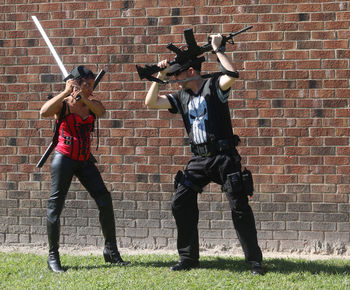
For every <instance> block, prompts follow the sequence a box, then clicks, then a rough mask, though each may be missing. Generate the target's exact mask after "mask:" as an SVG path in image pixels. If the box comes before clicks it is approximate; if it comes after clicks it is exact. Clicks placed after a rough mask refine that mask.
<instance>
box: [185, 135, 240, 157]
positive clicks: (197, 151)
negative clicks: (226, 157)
mask: <svg viewBox="0 0 350 290" xmlns="http://www.w3.org/2000/svg"><path fill="white" fill-rule="evenodd" d="M239 141H240V140H239V137H238V136H237V135H234V138H232V139H220V140H216V141H212V142H208V143H203V144H191V151H192V153H193V154H194V155H196V156H203V157H210V156H215V155H218V154H221V153H224V152H229V151H232V150H233V149H234V148H235V147H236V146H237V145H238V143H239Z"/></svg>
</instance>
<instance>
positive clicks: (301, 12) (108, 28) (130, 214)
mask: <svg viewBox="0 0 350 290" xmlns="http://www.w3.org/2000/svg"><path fill="white" fill-rule="evenodd" d="M27 2H28V1H24V0H6V1H4V0H3V1H0V26H1V31H0V47H1V49H0V72H1V74H0V80H1V81H0V116H1V118H0V176H1V179H0V244H17V243H25V244H44V243H46V227H45V206H46V200H47V198H48V195H49V188H50V174H49V165H48V164H49V162H48V164H47V165H45V166H44V167H43V168H42V169H41V170H39V169H38V168H36V167H35V164H36V162H37V161H38V160H39V158H40V156H41V154H42V153H43V152H44V151H45V149H46V147H47V145H48V144H49V142H50V137H51V135H52V129H51V128H52V120H50V119H44V118H40V116H39V109H40V107H41V106H42V104H43V103H44V102H45V100H46V96H47V95H48V94H50V93H56V92H59V91H60V90H62V89H63V87H64V84H63V82H62V76H61V74H60V71H59V69H58V67H57V65H56V63H55V61H54V59H53V57H52V56H51V54H50V52H49V50H48V48H47V47H46V44H45V42H44V41H43V39H42V38H41V36H40V34H39V32H38V31H37V29H36V27H35V25H34V23H33V21H32V20H31V15H36V16H37V17H38V19H39V20H40V22H41V24H42V25H43V27H44V29H45V30H46V32H47V34H48V35H49V37H50V39H51V41H52V43H53V45H54V46H55V47H56V49H57V51H58V53H59V55H60V56H61V57H62V60H63V62H64V63H65V65H66V68H67V69H68V70H70V69H72V68H73V66H76V65H79V64H85V65H87V66H88V67H90V68H91V69H92V70H94V71H97V70H99V69H102V68H103V69H105V70H106V71H107V74H106V76H105V78H104V79H103V81H102V83H101V84H100V85H99V87H98V89H97V91H96V96H98V97H99V98H100V99H101V100H102V101H103V102H104V104H105V105H106V107H107V114H106V116H105V117H104V118H102V119H101V120H100V135H101V137H100V148H99V150H98V151H97V152H95V150H94V154H95V156H96V157H97V159H98V161H99V168H100V170H101V172H102V175H103V178H104V180H105V182H106V184H107V187H108V189H109V190H110V191H111V193H112V196H113V201H114V206H115V215H116V223H117V234H118V240H119V243H120V245H121V246H123V247H147V248H174V247H175V240H176V227H175V223H174V220H173V217H172V215H171V210H170V200H171V196H172V192H173V178H174V174H175V173H176V172H177V171H178V170H180V169H182V168H183V167H184V165H185V164H186V162H187V160H188V157H189V149H188V146H187V144H188V140H187V138H186V136H185V132H184V129H183V126H182V121H181V118H180V116H175V118H174V115H171V114H170V113H168V112H167V111H164V110H159V111H158V110H148V109H146V108H145V106H144V97H145V93H146V91H147V89H148V88H149V86H150V83H149V82H146V81H140V80H139V78H138V75H137V73H136V70H135V64H141V65H144V64H154V63H156V62H157V61H159V60H160V59H163V58H165V57H168V58H169V59H172V58H170V57H173V54H170V53H169V51H168V50H167V49H166V44H168V43H170V42H173V43H175V44H180V43H183V41H184V39H183V34H182V32H183V29H185V28H189V27H192V28H193V30H194V32H195V36H196V39H197V41H198V42H199V43H200V44H204V43H205V42H206V40H207V36H208V35H209V34H210V33H218V32H220V33H223V34H227V33H229V32H232V31H236V30H238V29H241V28H243V27H245V26H247V25H253V26H254V27H253V29H252V30H250V31H249V32H247V33H244V34H242V35H240V36H237V37H236V39H235V41H236V44H235V46H227V50H228V55H229V56H230V57H232V58H233V59H234V62H235V64H236V67H237V69H238V70H239V71H240V72H241V77H240V79H239V80H238V81H237V82H236V83H235V85H234V88H233V91H232V93H231V97H230V101H229V103H230V107H231V113H232V123H233V125H234V128H235V129H234V130H235V133H236V134H238V135H240V136H241V139H242V144H241V146H240V147H239V151H240V153H241V155H242V158H243V165H244V166H247V167H248V168H249V169H250V170H251V171H252V172H253V174H254V180H255V188H256V193H255V195H254V198H253V199H252V201H251V205H252V207H253V210H254V213H255V217H256V223H257V228H258V233H259V241H260V245H261V247H262V248H263V249H264V250H265V251H267V250H269V251H300V252H313V253H336V254H344V253H349V245H350V233H349V232H350V226H349V192H350V186H349V184H350V177H349V176H350V175H349V173H350V165H349V155H350V147H349V135H350V130H349V118H348V116H349V115H350V110H349V101H348V96H349V95H350V89H349V76H350V67H349V57H350V50H349V38H350V30H349V26H350V25H349V23H350V12H349V11H350V3H349V2H348V1H331V0H329V1H327V0H325V1H322V0H309V1H300V0H260V1H259V0H255V1H254V0H253V1H250V0H249V1H248V0H237V1H228V0H197V1H196V0H193V1H190V0H182V1H179V0H174V1H156V0H148V1H147V0H140V1H55V0H53V1H50V2H49V3H45V2H46V1H29V2H33V4H27ZM34 2H36V3H34ZM305 2H307V3H305ZM208 58H209V61H208V62H207V63H206V64H205V66H204V71H206V72H207V71H215V70H217V64H216V60H215V58H214V57H213V56H212V55H210V54H208ZM172 89H175V86H173V87H170V86H164V92H166V90H172ZM95 145H96V136H95V137H94V143H93V147H94V148H95ZM199 200H200V202H199V207H200V222H199V228H200V241H201V244H202V247H203V248H212V247H217V248H219V249H236V247H237V244H238V243H237V239H236V235H235V232H234V229H233V226H232V222H231V219H230V211H229V206H228V203H227V202H226V200H225V197H224V195H223V194H222V193H221V192H220V187H219V186H218V185H215V184H211V185H210V186H208V187H207V188H206V189H205V192H203V194H202V195H200V197H199ZM62 225H63V227H62V236H61V240H62V243H63V244H66V245H69V244H80V245H97V246H100V245H102V243H103V241H102V236H101V232H100V228H99V224H98V212H97V209H96V206H95V204H94V202H93V200H92V199H91V198H90V197H89V196H88V194H87V193H86V192H85V191H84V189H83V188H82V186H81V185H80V184H79V183H78V182H77V181H76V180H74V182H73V184H72V186H71V189H70V192H69V194H68V197H67V201H66V207H65V210H64V211H63V214H62Z"/></svg>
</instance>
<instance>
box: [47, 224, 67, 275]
mask: <svg viewBox="0 0 350 290" xmlns="http://www.w3.org/2000/svg"><path fill="white" fill-rule="evenodd" d="M47 236H48V242H49V256H48V258H47V265H48V267H49V270H51V271H53V272H57V273H60V272H64V270H63V268H62V266H61V261H60V255H59V252H58V248H59V239H60V222H59V220H58V221H57V222H55V223H51V222H50V221H49V220H47Z"/></svg>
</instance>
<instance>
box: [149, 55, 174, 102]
mask: <svg viewBox="0 0 350 290" xmlns="http://www.w3.org/2000/svg"><path fill="white" fill-rule="evenodd" d="M158 66H159V67H161V68H164V67H166V66H167V61H166V60H163V61H161V62H160V63H158ZM168 70H169V68H168V67H166V68H165V69H164V70H162V71H160V72H159V73H158V75H157V78H159V79H161V80H164V78H165V76H166V73H167V72H168ZM145 104H146V106H147V107H148V108H151V109H171V104H170V102H169V100H168V98H167V96H165V95H159V83H156V82H152V85H151V87H150V89H149V90H148V93H147V95H146V99H145Z"/></svg>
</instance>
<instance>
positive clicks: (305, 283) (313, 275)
mask: <svg viewBox="0 0 350 290" xmlns="http://www.w3.org/2000/svg"><path fill="white" fill-rule="evenodd" d="M123 257H124V259H125V260H127V261H131V262H132V265H131V266H127V267H121V266H116V265H111V264H106V263H105V262H104V261H103V258H102V256H94V255H89V256H72V255H66V254H64V255H61V262H62V266H63V267H64V268H66V269H67V271H66V272H65V273H63V274H56V273H52V272H50V271H49V270H48V269H47V265H46V256H43V255H36V254H22V253H11V254H9V253H0V289H2V290H3V289H350V260H345V259H344V260H341V259H330V260H317V261H308V260H302V259H290V258H288V259H271V258H270V259H265V261H264V265H265V267H266V270H267V273H266V275H265V276H253V275H252V274H251V273H250V271H249V270H250V268H249V266H248V265H247V264H246V263H245V262H244V260H243V259H242V258H227V257H212V256H205V257H201V260H200V262H201V268H199V269H195V270H191V271H185V272H171V271H169V267H170V266H171V265H173V264H174V263H175V262H176V261H177V256H176V255H159V254H157V255H132V256H126V255H123Z"/></svg>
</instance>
